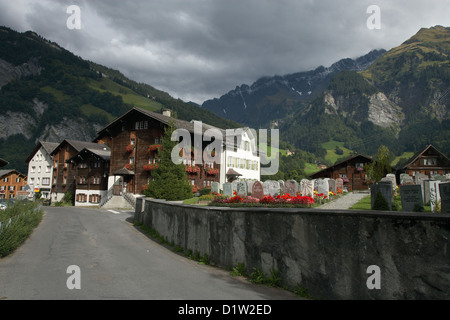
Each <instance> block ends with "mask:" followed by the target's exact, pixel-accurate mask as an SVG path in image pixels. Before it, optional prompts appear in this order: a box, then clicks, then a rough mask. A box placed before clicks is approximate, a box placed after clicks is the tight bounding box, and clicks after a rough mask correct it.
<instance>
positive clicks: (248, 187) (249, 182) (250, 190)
mask: <svg viewBox="0 0 450 320" xmlns="http://www.w3.org/2000/svg"><path fill="white" fill-rule="evenodd" d="M246 182H247V191H248V192H249V193H250V192H252V190H253V184H254V183H255V180H247V181H246Z"/></svg>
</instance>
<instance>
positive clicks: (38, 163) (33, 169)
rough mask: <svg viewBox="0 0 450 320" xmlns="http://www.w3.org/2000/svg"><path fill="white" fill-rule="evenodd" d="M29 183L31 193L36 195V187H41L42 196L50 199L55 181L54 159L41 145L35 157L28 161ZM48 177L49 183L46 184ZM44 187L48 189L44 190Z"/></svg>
mask: <svg viewBox="0 0 450 320" xmlns="http://www.w3.org/2000/svg"><path fill="white" fill-rule="evenodd" d="M27 176H28V177H27V184H28V185H29V186H30V187H31V191H32V192H31V193H32V194H33V195H34V189H35V188H39V189H40V190H41V192H42V197H43V198H46V199H50V194H51V189H52V183H53V160H52V158H51V157H50V155H49V154H48V152H47V151H45V149H44V148H43V147H41V148H40V149H39V150H38V151H37V152H36V154H35V155H34V157H33V158H32V159H31V160H30V162H29V163H28V175H27ZM45 179H48V184H44V182H45ZM42 189H48V190H49V191H44V190H42Z"/></svg>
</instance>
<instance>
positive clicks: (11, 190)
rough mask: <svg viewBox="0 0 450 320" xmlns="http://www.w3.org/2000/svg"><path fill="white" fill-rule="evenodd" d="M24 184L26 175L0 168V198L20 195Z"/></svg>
mask: <svg viewBox="0 0 450 320" xmlns="http://www.w3.org/2000/svg"><path fill="white" fill-rule="evenodd" d="M26 184H27V176H26V175H24V174H22V173H20V172H19V171H17V170H14V169H11V170H0V199H12V198H15V197H17V196H18V195H21V194H22V193H24V188H25V186H26ZM24 195H25V194H24Z"/></svg>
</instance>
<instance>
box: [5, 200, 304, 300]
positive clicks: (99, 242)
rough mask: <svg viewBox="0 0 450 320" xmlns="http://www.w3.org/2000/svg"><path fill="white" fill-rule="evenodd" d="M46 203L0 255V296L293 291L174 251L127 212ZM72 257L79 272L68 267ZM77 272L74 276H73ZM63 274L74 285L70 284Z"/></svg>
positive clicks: (222, 296) (256, 295)
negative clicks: (24, 235) (20, 238)
mask: <svg viewBox="0 0 450 320" xmlns="http://www.w3.org/2000/svg"><path fill="white" fill-rule="evenodd" d="M45 211H46V213H45V215H44V218H43V220H42V222H41V224H40V225H39V226H38V228H37V229H36V230H35V231H34V232H33V234H32V235H31V236H30V238H29V239H27V240H26V241H25V243H24V244H23V245H22V246H21V247H20V248H19V249H17V250H16V251H15V252H14V253H13V254H12V255H10V256H8V257H6V258H3V259H0V299H15V300H22V299H27V300H32V299H43V300H49V299H51V300H54V299H55V300H56V299H57V300H66V299H70V300H78V299H83V300H100V299H106V300H110V299H121V300H123V299H135V300H143V299H146V300H147V299H148V300H159V299H164V300H280V299H282V300H288V299H299V298H298V297H297V296H295V295H294V294H292V293H291V292H288V291H286V290H283V289H277V288H270V287H267V286H261V285H254V284H251V283H249V282H248V281H246V280H245V279H242V278H239V277H232V276H231V275H230V274H229V272H228V271H225V270H223V269H220V268H216V267H212V266H206V265H200V264H198V263H197V262H195V261H192V260H190V259H188V258H186V257H183V256H180V255H178V254H176V253H174V252H173V251H171V250H169V249H167V248H165V247H163V246H161V245H160V244H158V243H156V242H154V241H153V240H151V239H149V238H148V237H147V236H146V235H145V234H143V233H141V232H140V231H139V230H138V229H136V228H135V227H134V226H133V225H132V222H131V218H132V216H133V213H132V212H127V211H116V212H112V211H108V210H99V209H87V208H74V207H63V208H57V207H48V208H45ZM73 265H75V266H78V267H79V272H73V271H70V272H69V273H68V267H69V266H73ZM76 275H79V278H78V280H79V282H77V281H76V279H75V280H73V279H74V277H75V276H76ZM68 279H69V280H70V281H69V284H76V283H79V284H80V289H77V288H74V289H69V288H68V285H67V282H68ZM69 286H70V285H69Z"/></svg>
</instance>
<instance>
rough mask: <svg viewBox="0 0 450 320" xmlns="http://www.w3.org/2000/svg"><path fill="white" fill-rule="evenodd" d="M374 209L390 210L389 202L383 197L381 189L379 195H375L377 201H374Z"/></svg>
mask: <svg viewBox="0 0 450 320" xmlns="http://www.w3.org/2000/svg"><path fill="white" fill-rule="evenodd" d="M373 210H382V211H389V210H390V208H389V203H388V202H387V200H386V199H385V198H384V197H383V195H382V194H381V191H378V192H377V195H376V196H375V201H374V202H373Z"/></svg>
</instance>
